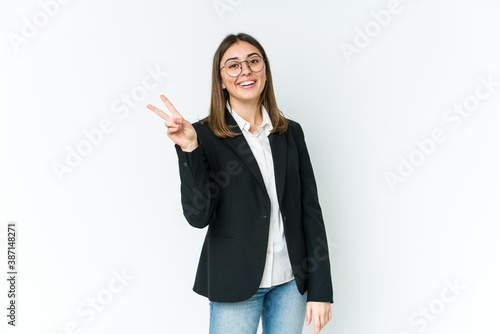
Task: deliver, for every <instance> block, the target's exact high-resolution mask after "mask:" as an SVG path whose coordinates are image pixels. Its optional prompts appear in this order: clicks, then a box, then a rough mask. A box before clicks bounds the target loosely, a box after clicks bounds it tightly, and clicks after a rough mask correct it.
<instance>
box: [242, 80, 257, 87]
mask: <svg viewBox="0 0 500 334" xmlns="http://www.w3.org/2000/svg"><path fill="white" fill-rule="evenodd" d="M254 83H255V81H245V82H242V83H240V86H248V85H251V84H254Z"/></svg>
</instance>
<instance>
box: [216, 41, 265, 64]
mask: <svg viewBox="0 0 500 334" xmlns="http://www.w3.org/2000/svg"><path fill="white" fill-rule="evenodd" d="M253 53H257V54H258V55H260V56H262V55H261V54H260V52H259V49H257V48H256V47H255V46H253V45H252V44H250V43H248V42H244V41H238V42H236V43H234V44H233V45H231V46H230V47H229V49H227V50H226V52H224V54H223V55H222V59H221V63H225V62H226V61H227V60H228V59H239V60H243V59H246V58H247V57H248V55H251V54H253Z"/></svg>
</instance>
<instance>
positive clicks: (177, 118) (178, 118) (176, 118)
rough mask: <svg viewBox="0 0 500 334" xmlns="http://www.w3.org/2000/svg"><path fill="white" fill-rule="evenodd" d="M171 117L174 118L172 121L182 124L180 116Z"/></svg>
mask: <svg viewBox="0 0 500 334" xmlns="http://www.w3.org/2000/svg"><path fill="white" fill-rule="evenodd" d="M172 119H173V120H174V123H177V124H182V122H183V119H182V117H173V118H172Z"/></svg>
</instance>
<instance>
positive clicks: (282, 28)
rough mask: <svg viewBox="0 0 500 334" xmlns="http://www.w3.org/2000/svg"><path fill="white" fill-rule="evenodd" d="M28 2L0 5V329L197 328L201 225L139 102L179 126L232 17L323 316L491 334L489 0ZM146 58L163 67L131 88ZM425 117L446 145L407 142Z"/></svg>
mask: <svg viewBox="0 0 500 334" xmlns="http://www.w3.org/2000/svg"><path fill="white" fill-rule="evenodd" d="M46 2H47V0H45V1H42V2H38V1H22V2H19V1H12V0H11V1H2V2H1V5H0V32H1V34H0V36H1V39H0V50H1V51H0V57H1V61H0V85H1V86H0V110H1V114H0V115H1V116H0V154H1V155H0V156H1V163H0V228H1V230H0V233H1V234H0V243H1V245H0V247H1V249H2V251H1V252H0V254H2V255H1V263H2V265H1V268H2V274H1V275H0V277H2V279H1V283H0V296H1V298H0V305H1V309H2V311H1V314H0V319H2V320H1V325H0V328H1V332H2V333H4V332H5V333H30V334H35V333H40V334H55V333H96V334H98V333H207V332H208V320H209V306H208V299H206V298H205V297H202V296H200V295H198V294H196V293H194V292H193V291H192V286H193V282H194V277H195V272H196V266H197V263H198V259H199V254H200V250H201V245H202V242H203V238H204V236H205V233H206V230H197V229H195V228H193V227H191V226H189V224H188V223H187V221H186V220H185V218H184V217H183V215H182V208H181V202H180V178H179V170H178V165H177V156H176V154H175V149H174V144H173V142H172V141H171V140H170V139H169V138H168V137H167V135H166V127H165V126H164V122H163V120H162V119H161V118H160V117H158V116H157V115H156V114H155V113H153V112H152V111H150V110H148V109H147V108H146V105H147V104H153V105H155V106H157V107H160V108H162V109H163V110H165V111H167V112H168V110H167V108H166V107H165V106H164V105H163V104H162V102H161V100H160V98H159V95H160V94H165V95H166V96H167V97H168V98H169V99H170V100H171V101H172V103H173V104H174V105H175V106H176V107H177V109H178V110H179V112H180V113H181V114H182V115H183V116H184V117H185V118H186V119H188V120H190V121H191V122H195V121H197V120H198V119H200V118H202V117H204V116H206V115H207V114H208V107H209V98H210V84H211V77H210V75H211V62H212V57H213V54H214V52H215V50H216V48H217V46H218V45H219V43H220V42H221V41H222V39H223V38H224V37H225V36H226V35H227V34H229V33H238V32H246V33H249V34H251V35H253V36H254V37H255V38H257V39H258V40H259V41H260V42H261V44H262V45H263V46H264V48H265V50H266V52H267V54H268V57H269V61H270V64H271V68H272V73H273V79H274V87H275V91H276V98H277V101H278V105H279V107H280V109H281V110H283V111H284V113H285V114H286V116H287V117H289V118H292V119H294V120H296V121H298V122H299V123H301V125H302V126H303V128H304V131H305V135H306V142H307V145H308V148H309V151H310V155H311V159H312V163H313V166H314V169H315V174H316V178H317V183H318V188H319V196H320V202H321V205H322V209H323V214H324V219H325V224H326V228H327V233H328V238H329V245H330V256H331V264H332V276H333V283H334V289H335V292H334V300H335V303H334V304H332V313H333V318H332V320H331V321H330V322H329V323H328V324H327V325H326V327H325V328H324V330H323V331H322V333H342V334H359V333H372V334H402V333H408V334H414V333H415V334H416V333H498V331H499V329H500V325H499V324H498V321H497V320H496V319H497V317H498V314H499V313H500V306H499V305H500V304H499V303H498V300H499V297H500V288H499V284H498V282H499V281H500V277H499V276H500V275H499V273H500V270H499V268H498V263H499V257H500V256H499V255H500V246H499V244H500V243H499V242H498V239H499V237H498V235H499V234H498V232H499V230H500V229H499V228H498V224H499V218H500V210H499V203H500V177H499V174H498V170H499V169H500V158H499V156H498V146H499V145H498V144H500V134H499V133H500V131H498V129H499V128H500V116H499V115H500V113H499V112H500V86H499V82H500V65H499V59H500V44H499V41H500V38H499V37H500V20H499V19H498V13H499V10H500V5H499V4H498V1H493V0H490V1H486V0H477V1H474V2H472V1H464V0H453V1H452V0H418V1H417V0H401V1H400V2H399V5H398V6H397V8H398V13H397V14H391V18H390V21H389V22H388V23H387V24H385V26H381V25H380V24H378V23H376V22H377V21H376V20H375V16H376V15H375V16H374V14H373V13H372V11H374V12H375V13H379V14H380V13H381V12H380V11H382V10H386V9H387V8H388V6H389V1H386V0H377V1H375V0H373V1H369V0H365V1H350V2H348V1H347V0H343V1H331V2H326V1H307V2H306V1H302V2H299V1H272V2H271V1H262V0H259V1H250V0H248V1H237V0H232V1H230V0H221V1H201V0H197V1H194V0H192V1H180V0H179V1H166V0H163V1H152V0H149V1H124V0H122V1H106V2H103V1H77V0H72V1H69V2H68V3H65V4H59V5H58V9H57V12H55V13H52V16H47V15H45V14H43V13H44V12H43V9H42V7H43V6H42V5H41V3H46ZM224 4H225V6H226V7H222V6H224ZM45 7H47V6H45ZM217 8H219V9H217ZM52 10H53V11H55V9H54V8H52ZM44 15H45V17H46V18H48V20H47V21H46V22H43V17H44ZM35 17H37V18H38V19H39V20H40V21H39V22H38V21H37V23H36V24H37V25H38V28H36V29H37V30H36V31H35V32H33V31H32V32H31V36H29V37H28V38H25V39H24V40H23V41H22V43H21V44H17V45H16V43H14V42H12V40H14V39H15V38H14V37H13V36H16V37H17V38H18V40H19V39H20V38H24V37H22V34H23V29H24V30H26V31H27V30H29V29H28V28H26V27H25V26H26V25H29V24H30V23H27V22H31V23H33V22H35V21H36V19H35ZM386 21H387V20H386ZM377 27H378V28H377ZM365 28H371V29H374V30H371V31H370V33H371V35H372V36H371V37H370V36H368V38H369V39H368V41H367V40H366V39H365V40H364V44H363V43H362V42H363V38H362V37H359V35H360V33H359V31H360V30H361V31H363V30H364V29H365ZM377 29H378V30H377ZM26 31H25V33H26ZM356 38H357V39H356ZM356 43H357V44H356ZM347 44H349V45H351V46H353V47H356V45H358V46H359V47H358V50H357V53H354V54H351V56H346V54H344V53H343V52H342V49H341V46H344V47H345V45H347ZM156 68H158V69H159V70H160V71H161V72H163V73H168V75H166V76H163V77H160V79H161V80H159V81H158V82H157V86H156V88H154V89H149V90H147V89H144V88H141V86H142V82H143V79H144V78H146V77H148V75H149V72H148V71H151V70H152V69H156ZM148 69H149V70H148ZM481 77H483V78H488V77H489V78H490V79H491V80H492V81H493V82H496V86H492V87H490V89H491V91H488V90H487V89H486V88H484V87H482V88H478V89H479V90H480V92H481V93H483V95H484V94H486V93H489V94H488V97H487V98H484V99H483V100H481V101H479V104H478V106H477V107H476V108H474V110H473V111H471V112H470V113H469V114H468V116H467V117H463V118H461V123H460V124H459V125H458V126H455V127H453V125H455V124H458V123H456V122H458V121H454V122H450V121H449V120H448V121H446V119H445V118H444V117H445V115H448V116H450V115H451V114H448V112H449V110H450V109H451V108H453V106H454V104H460V103H464V101H468V102H470V103H473V102H474V101H476V102H477V101H478V100H477V99H476V100H474V99H475V97H474V94H475V92H476V88H477V87H478V86H481V81H480V78H481ZM149 82H150V83H151V84H152V83H154V81H153V80H150V81H149ZM141 92H142V93H143V94H142V95H141V94H140V93H141ZM483 95H482V96H483ZM127 96H128V97H129V100H130V101H131V102H130V105H129V106H127V104H125V102H124V98H126V97H127ZM454 116H455V117H457V116H456V114H455V115H454ZM106 119H108V122H110V124H111V125H112V130H111V131H108V133H105V134H103V136H102V138H101V139H100V141H97V142H96V144H93V145H91V146H90V148H91V152H90V153H89V154H87V155H86V156H84V157H83V158H82V159H81V161H80V162H79V163H77V164H75V166H74V167H73V168H70V170H71V171H70V172H67V173H63V175H62V178H61V179H59V178H58V176H57V173H56V170H55V168H54V165H55V164H64V165H65V164H66V162H65V161H66V159H67V156H68V154H69V153H68V152H70V151H71V150H75V149H77V147H78V146H79V145H80V146H81V145H85V142H87V143H88V140H87V137H86V136H85V135H84V131H91V130H93V129H98V128H99V126H100V123H101V122H102V121H103V120H106ZM455 119H456V118H455ZM435 129H442V131H443V133H444V136H446V140H444V142H441V143H436V144H434V146H435V147H434V149H433V151H432V152H430V151H428V153H429V152H430V153H429V154H424V153H422V150H420V149H419V146H418V145H417V144H416V141H425V140H429V138H432V132H433V131H434V130H435ZM96 138H97V137H96ZM429 147H430V146H429ZM87 148H88V146H87ZM410 157H413V158H416V157H417V158H418V157H420V158H421V160H420V161H419V163H420V164H419V165H418V166H415V167H414V168H413V172H411V173H410V172H409V173H408V174H407V175H406V176H405V177H402V178H401V180H403V182H397V183H396V184H395V186H394V187H392V188H391V186H390V185H389V183H388V181H387V179H386V174H387V173H388V172H391V173H395V174H397V173H398V169H401V168H402V167H401V166H400V165H401V164H402V162H401V161H402V160H401V159H404V160H406V161H408V160H409V159H410ZM414 161H415V160H414ZM407 167H408V166H407ZM8 222H17V224H18V243H17V251H18V260H19V265H18V270H19V279H18V292H19V294H18V300H17V302H18V310H17V311H18V318H17V325H18V326H17V327H16V328H15V329H12V328H11V326H8V325H7V324H6V322H7V318H6V314H7V310H6V306H7V302H8V300H7V297H6V296H7V290H8V287H7V284H6V283H7V282H6V279H5V278H4V277H6V276H7V274H6V272H7V269H6V262H7V259H6V247H7V245H6V230H7V223H8ZM114 271H116V272H122V271H125V273H126V275H128V276H130V277H129V280H125V285H123V286H122V285H120V283H117V282H115V281H114V274H113V272H114ZM447 280H448V281H449V282H451V284H454V283H453V282H455V284H458V285H460V286H461V288H459V290H457V291H455V293H453V291H452V290H449V288H448V287H447V283H446V282H447ZM110 283H111V284H114V285H113V286H114V287H116V288H118V287H120V289H121V290H120V291H119V292H118V291H116V290H115V291H116V292H115V293H111V292H109V290H108V292H106V290H107V289H109V287H108V286H109V284H110ZM443 294H444V297H442V296H443ZM97 297H99V300H100V301H101V303H99V301H97V304H98V305H97V306H98V307H99V309H100V311H98V312H97V311H94V316H93V317H91V316H90V314H91V312H90V310H91V309H92V308H91V306H90V304H88V303H89V301H90V300H92V298H97ZM106 297H108V299H106ZM443 298H444V299H443ZM103 304H104V305H103ZM78 309H80V311H78ZM82 312H83V313H82ZM425 312H426V313H427V314H428V315H427V316H424V313H425ZM426 317H427V318H426ZM426 319H427V320H426ZM72 324H73V325H72ZM71 326H75V328H76V329H77V330H65V328H66V327H68V328H71ZM312 327H313V325H312V324H311V325H309V326H308V327H305V329H304V333H313V328H312Z"/></svg>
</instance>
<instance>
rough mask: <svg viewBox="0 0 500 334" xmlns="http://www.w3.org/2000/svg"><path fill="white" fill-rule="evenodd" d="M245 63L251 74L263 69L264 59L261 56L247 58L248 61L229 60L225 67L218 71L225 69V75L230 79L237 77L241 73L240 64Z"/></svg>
mask: <svg viewBox="0 0 500 334" xmlns="http://www.w3.org/2000/svg"><path fill="white" fill-rule="evenodd" d="M245 62H246V63H247V65H248V67H249V68H250V70H251V71H252V72H260V71H262V69H263V68H264V58H262V57H261V56H252V57H250V58H248V60H243V61H236V60H231V61H228V62H227V63H226V65H224V66H222V67H221V68H220V69H221V70H222V69H223V68H225V69H226V73H227V75H229V76H230V77H237V76H238V75H240V73H241V69H242V68H243V66H242V65H241V63H245Z"/></svg>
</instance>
